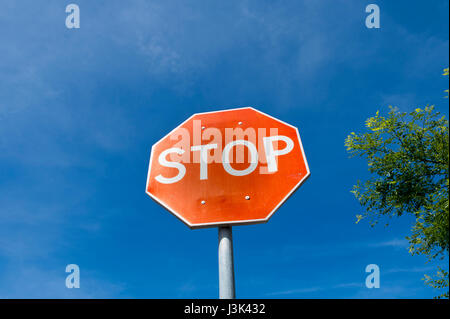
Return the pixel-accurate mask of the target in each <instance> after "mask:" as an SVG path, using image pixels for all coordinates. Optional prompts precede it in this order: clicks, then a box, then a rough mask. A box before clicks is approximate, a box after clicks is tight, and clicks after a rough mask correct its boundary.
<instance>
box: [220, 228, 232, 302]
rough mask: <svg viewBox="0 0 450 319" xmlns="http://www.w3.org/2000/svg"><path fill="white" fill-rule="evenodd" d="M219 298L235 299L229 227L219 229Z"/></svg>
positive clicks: (230, 231)
mask: <svg viewBox="0 0 450 319" xmlns="http://www.w3.org/2000/svg"><path fill="white" fill-rule="evenodd" d="M219 297H220V299H234V298H235V297H236V293H235V288H234V261H233V233H232V230H231V226H221V227H219Z"/></svg>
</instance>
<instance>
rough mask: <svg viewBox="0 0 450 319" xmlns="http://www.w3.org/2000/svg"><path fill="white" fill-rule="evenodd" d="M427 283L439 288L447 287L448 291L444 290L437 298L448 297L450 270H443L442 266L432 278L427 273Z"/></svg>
mask: <svg viewBox="0 0 450 319" xmlns="http://www.w3.org/2000/svg"><path fill="white" fill-rule="evenodd" d="M424 280H425V283H426V284H427V285H430V286H431V287H434V288H437V289H444V288H447V292H444V293H443V294H441V295H439V296H436V297H435V299H441V298H448V297H449V293H448V271H445V270H443V269H442V268H440V267H438V272H437V274H436V276H435V278H432V277H430V276H428V275H425V278H424Z"/></svg>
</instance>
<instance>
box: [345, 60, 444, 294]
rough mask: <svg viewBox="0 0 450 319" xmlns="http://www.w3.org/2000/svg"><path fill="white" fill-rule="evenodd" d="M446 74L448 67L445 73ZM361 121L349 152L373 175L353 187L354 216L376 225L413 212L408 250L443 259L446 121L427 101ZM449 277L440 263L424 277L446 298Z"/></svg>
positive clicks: (348, 149) (353, 136)
mask: <svg viewBox="0 0 450 319" xmlns="http://www.w3.org/2000/svg"><path fill="white" fill-rule="evenodd" d="M448 74H449V72H448V68H447V69H445V70H444V75H446V76H448ZM446 92H448V90H447V91H446ZM365 124H366V127H367V129H368V132H366V133H363V134H356V133H354V132H352V133H351V134H350V135H349V136H348V137H347V139H346V140H345V146H346V147H347V151H348V152H349V153H350V154H351V156H356V155H358V156H360V157H363V158H365V159H366V160H367V161H368V167H369V172H370V173H371V174H372V176H373V177H371V178H370V179H369V180H367V181H366V182H364V183H362V182H360V181H358V183H357V184H356V185H355V186H354V187H353V189H352V193H353V194H354V195H355V197H356V198H357V199H358V200H359V202H360V204H361V205H362V206H363V207H364V208H365V212H364V213H363V214H361V215H357V216H356V217H357V223H358V222H359V221H361V220H362V219H368V220H369V222H370V224H371V226H374V225H375V224H377V223H378V221H380V220H381V219H382V218H383V217H394V216H402V215H404V214H412V215H413V216H414V217H415V223H414V225H413V227H412V229H411V234H410V235H409V236H408V237H406V238H407V239H408V241H409V244H410V247H409V251H410V253H411V254H413V255H414V254H422V255H426V256H427V257H428V259H429V260H433V259H435V258H439V259H443V258H445V256H448V253H449V208H448V204H449V200H448V195H449V193H448V192H449V150H448V147H449V138H448V133H449V129H448V121H447V120H446V119H445V116H441V115H440V114H439V113H438V112H436V111H435V110H434V106H429V105H427V106H426V107H425V108H423V109H421V108H416V109H415V110H414V111H412V112H409V113H403V112H399V111H398V110H397V109H395V108H392V107H390V112H389V113H388V115H387V116H386V117H384V116H381V115H380V113H379V111H377V112H376V115H375V116H374V117H371V118H369V119H367V121H366V123H365ZM448 276H449V274H448V271H446V270H443V269H441V268H439V269H438V271H437V274H436V275H435V278H432V277H430V276H427V275H426V276H425V282H426V283H427V284H429V285H431V286H433V287H435V288H446V292H445V293H444V294H442V295H440V296H439V297H447V298H448V296H449V294H448V287H449V281H448Z"/></svg>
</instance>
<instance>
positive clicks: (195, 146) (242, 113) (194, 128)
mask: <svg viewBox="0 0 450 319" xmlns="http://www.w3.org/2000/svg"><path fill="white" fill-rule="evenodd" d="M309 175H310V172H309V167H308V163H307V161H306V157H305V154H304V151H303V146H302V143H301V140H300V135H299V133H298V130H297V128H295V127H294V126H292V125H289V124H287V123H284V122H282V121H280V120H278V119H275V118H273V117H271V116H269V115H267V114H264V113H262V112H260V111H258V110H256V109H254V108H251V107H245V108H239V109H231V110H224V111H217V112H208V113H199V114H194V115H193V116H191V117H190V118H188V119H187V120H186V121H185V122H183V123H182V124H181V125H179V126H178V127H177V128H175V129H174V130H173V131H172V132H170V133H169V134H168V135H166V136H165V137H163V138H162V139H161V140H160V141H158V142H157V143H155V144H154V145H153V147H152V151H151V155H150V164H149V169H148V175H147V186H146V192H147V194H148V195H150V196H151V197H152V198H153V199H154V200H156V201H157V202H158V203H159V204H161V205H162V206H164V207H165V208H167V209H168V210H169V211H170V212H172V213H173V214H174V215H175V216H176V217H178V218H179V219H181V220H182V221H183V222H184V223H185V224H187V225H188V226H189V227H191V228H199V227H209V226H219V225H242V224H254V223H260V222H266V221H267V220H268V219H269V218H270V217H271V216H272V214H273V213H274V212H275V210H276V209H277V208H278V207H280V205H281V204H282V203H283V202H284V201H285V200H286V199H287V198H288V197H289V196H290V195H291V194H292V193H293V192H294V191H295V190H296V189H297V188H298V187H299V186H300V185H301V184H302V183H303V182H304V181H305V180H306V178H308V176H309Z"/></svg>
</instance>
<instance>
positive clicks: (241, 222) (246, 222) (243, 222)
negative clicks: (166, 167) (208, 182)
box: [145, 106, 311, 229]
mask: <svg viewBox="0 0 450 319" xmlns="http://www.w3.org/2000/svg"><path fill="white" fill-rule="evenodd" d="M245 109H251V110H253V111H256V112H258V113H261V114H263V115H264V116H267V117H269V118H271V119H273V120H275V121H277V122H280V123H282V124H284V125H287V126H289V127H292V128H293V129H295V131H296V132H297V138H298V142H299V144H300V149H301V151H302V155H303V159H304V160H305V166H306V175H305V176H304V177H303V178H302V179H301V180H300V182H298V183H297V185H295V186H294V187H293V188H292V190H291V191H290V192H289V193H288V194H287V195H286V196H285V197H284V198H283V199H282V200H281V201H280V203H278V205H277V206H276V207H275V208H274V209H273V210H272V211H271V212H270V213H269V214H268V215H267V217H266V218H262V219H249V220H239V221H228V222H212V223H200V224H191V223H189V222H188V221H187V220H186V219H184V218H183V217H182V216H181V215H179V214H178V213H177V212H176V211H174V210H173V209H172V208H171V207H170V206H169V205H167V204H166V203H164V202H163V201H161V200H160V199H159V198H157V197H156V196H154V195H153V194H151V193H150V192H148V191H147V190H148V185H149V183H150V170H151V167H152V159H153V150H154V148H155V146H157V145H158V144H159V143H160V142H161V141H162V140H164V139H165V138H166V137H167V136H169V135H170V134H172V133H173V132H174V131H175V130H177V129H178V128H179V127H180V126H182V125H183V124H184V123H186V122H188V121H189V120H190V119H192V118H193V117H194V116H197V115H203V114H211V113H222V112H228V111H237V110H245ZM310 175H311V172H310V170H309V165H308V161H307V160H306V156H305V151H304V150H303V144H302V140H301V139H300V133H299V132H298V129H297V127H295V126H293V125H291V124H288V123H286V122H283V121H281V120H279V119H277V118H274V117H273V116H270V115H268V114H266V113H264V112H261V111H259V110H257V109H255V108H253V107H251V106H247V107H240V108H234V109H228V110H222V111H211V112H202V113H195V114H193V115H192V116H190V117H189V118H188V119H187V120H185V121H184V122H183V123H181V124H180V125H178V126H177V127H176V128H174V129H173V130H172V131H170V132H169V133H168V134H167V135H166V136H164V137H163V138H161V139H160V140H159V141H158V142H156V143H155V144H153V146H152V150H151V153H150V161H149V165H148V173H147V183H146V186H145V192H146V193H147V195H149V196H150V197H151V198H153V199H154V200H155V201H156V202H157V203H158V204H160V205H161V206H163V207H164V208H165V209H167V210H168V211H170V212H171V213H172V214H173V215H175V216H176V217H177V218H178V219H180V220H181V221H182V222H183V223H185V224H186V225H187V226H189V227H190V228H191V229H196V228H205V227H214V226H225V225H230V226H231V225H235V226H238V225H251V224H260V223H266V222H267V221H268V220H269V219H270V217H272V215H273V214H274V213H275V211H276V210H277V209H278V208H280V206H281V205H282V204H283V203H284V202H285V201H286V200H287V199H288V198H289V197H290V196H291V195H292V194H293V193H294V192H295V191H296V190H297V189H298V188H299V187H300V185H301V184H303V182H304V181H305V180H306V179H307V178H308V177H309V176H310Z"/></svg>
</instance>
